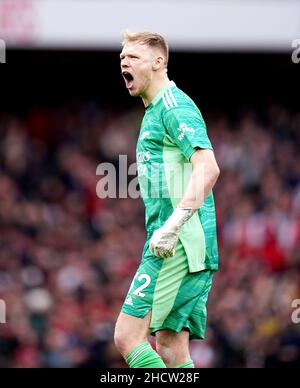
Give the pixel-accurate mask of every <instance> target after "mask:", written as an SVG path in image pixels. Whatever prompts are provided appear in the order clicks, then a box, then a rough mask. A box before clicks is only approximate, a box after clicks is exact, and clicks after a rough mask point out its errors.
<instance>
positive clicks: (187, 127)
mask: <svg viewBox="0 0 300 388" xmlns="http://www.w3.org/2000/svg"><path fill="white" fill-rule="evenodd" d="M163 123H164V126H165V129H166V132H167V134H168V135H169V136H170V137H171V138H172V140H173V141H175V143H176V144H177V145H178V147H179V148H180V150H181V151H182V153H183V154H184V156H185V157H186V158H187V159H188V160H190V158H191V156H192V154H193V153H194V152H195V151H196V150H197V148H202V149H213V148H212V145H211V142H210V140H209V138H208V136H207V130H206V125H205V122H204V120H203V117H202V115H201V112H200V111H199V110H198V109H196V108H194V107H193V106H188V107H187V106H185V107H182V108H181V107H180V106H177V107H174V108H172V109H170V110H166V111H165V112H164V115H163Z"/></svg>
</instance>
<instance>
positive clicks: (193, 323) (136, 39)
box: [115, 32, 219, 368]
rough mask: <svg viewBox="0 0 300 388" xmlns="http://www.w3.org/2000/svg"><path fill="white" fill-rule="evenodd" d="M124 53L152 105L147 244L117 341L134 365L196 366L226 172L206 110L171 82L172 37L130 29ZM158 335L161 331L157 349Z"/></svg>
mask: <svg viewBox="0 0 300 388" xmlns="http://www.w3.org/2000/svg"><path fill="white" fill-rule="evenodd" d="M120 59H121V71H122V75H123V78H124V81H125V84H126V88H127V90H128V91H129V93H130V95H131V96H139V97H141V98H142V101H143V103H144V106H145V108H146V110H145V115H144V118H143V121H142V125H141V129H140V135H139V139H138V142H137V163H138V176H139V183H140V189H141V194H142V197H143V200H144V203H145V208H146V229H147V241H146V244H145V246H144V250H143V254H142V260H141V264H140V266H139V268H138V270H137V273H136V275H135V277H134V279H133V281H132V284H131V287H130V289H129V291H128V294H127V296H126V298H125V301H124V304H123V307H122V311H121V313H120V315H119V318H118V320H117V323H116V328H115V344H116V346H117V348H118V350H119V351H120V353H121V354H122V355H123V357H124V359H125V361H126V363H127V364H128V366H129V367H131V368H166V367H168V368H170V367H173V368H192V367H194V364H193V361H192V360H191V356H190V353H189V341H190V340H191V339H204V334H205V327H206V302H207V298H208V294H209V291H210V289H211V285H212V279H213V274H214V272H215V271H216V270H217V269H218V247H217V234H216V216H215V206H214V199H213V194H212V188H213V186H214V184H215V182H216V180H217V178H218V176H219V168H218V165H217V163H216V160H215V157H214V153H213V151H212V146H211V143H210V140H209V138H208V136H207V131H206V126H205V123H204V120H203V118H202V115H201V113H200V111H199V109H198V108H197V106H196V105H195V103H194V102H193V101H192V100H191V99H190V98H189V97H188V96H187V95H186V94H185V93H184V92H183V91H181V90H180V89H179V88H178V87H177V86H176V85H175V83H174V82H172V81H170V80H169V79H168V75H167V64H168V46H167V43H166V41H165V39H164V38H163V37H162V36H160V35H159V34H157V33H149V32H142V33H130V32H125V33H124V41H123V49H122V52H121V55H120ZM186 166H189V167H191V168H190V169H186V168H185V167H186ZM181 185H182V186H183V190H182V195H178V188H180V186H181ZM149 334H153V335H154V334H155V335H156V351H154V350H153V349H152V347H151V346H150V344H149V342H148V336H149Z"/></svg>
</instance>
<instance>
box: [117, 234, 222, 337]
mask: <svg viewBox="0 0 300 388" xmlns="http://www.w3.org/2000/svg"><path fill="white" fill-rule="evenodd" d="M213 274H214V271H211V270H203V271H200V272H196V273H190V272H189V267H188V261H187V256H186V254H185V250H184V248H183V246H182V244H181V243H180V242H179V243H178V245H177V248H176V254H175V256H174V257H170V258H168V259H160V258H157V257H155V256H154V255H153V254H152V253H151V252H150V250H149V241H147V242H146V244H145V247H144V250H143V257H142V261H141V264H140V266H139V268H138V270H137V272H136V275H135V276H134V279H133V281H132V283H131V287H130V289H129V291H128V294H127V296H126V298H125V302H124V304H123V306H122V312H123V313H126V314H129V315H133V316H135V317H139V318H143V317H145V316H146V315H147V313H148V312H149V311H150V310H152V315H151V323H150V329H151V333H152V334H154V333H155V332H156V331H159V330H165V329H168V330H173V331H175V332H177V333H179V332H180V331H181V330H183V329H187V330H189V332H190V339H204V334H205V328H206V302H207V298H208V294H209V291H210V289H211V286H212V279H213Z"/></svg>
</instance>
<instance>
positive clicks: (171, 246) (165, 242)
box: [149, 208, 194, 259]
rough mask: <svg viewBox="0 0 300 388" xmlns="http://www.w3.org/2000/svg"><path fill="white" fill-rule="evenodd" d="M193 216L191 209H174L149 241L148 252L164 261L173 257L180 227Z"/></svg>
mask: <svg viewBox="0 0 300 388" xmlns="http://www.w3.org/2000/svg"><path fill="white" fill-rule="evenodd" d="M193 214H194V210H193V209H191V208H188V209H187V208H176V209H175V210H174V211H173V213H172V214H171V216H170V217H169V218H168V219H167V221H166V222H165V224H164V225H163V226H162V227H161V228H159V229H157V230H156V231H155V232H154V233H153V236H152V237H151V240H150V246H149V248H150V251H151V252H152V253H153V254H154V255H155V256H157V257H161V258H164V259H166V258H167V257H171V256H174V255H175V251H176V245H177V242H178V238H179V232H180V228H181V226H182V225H183V224H184V223H185V222H187V221H188V220H189V219H190V218H191V217H192V216H193Z"/></svg>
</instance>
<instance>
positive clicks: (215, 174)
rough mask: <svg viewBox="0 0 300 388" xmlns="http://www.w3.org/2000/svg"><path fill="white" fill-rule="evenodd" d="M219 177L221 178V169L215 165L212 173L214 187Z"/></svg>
mask: <svg viewBox="0 0 300 388" xmlns="http://www.w3.org/2000/svg"><path fill="white" fill-rule="evenodd" d="M219 176H220V168H219V166H218V165H217V164H215V165H214V168H213V171H212V180H213V184H214V185H215V183H216V182H217V180H218V178H219Z"/></svg>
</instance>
